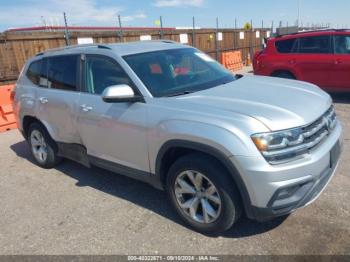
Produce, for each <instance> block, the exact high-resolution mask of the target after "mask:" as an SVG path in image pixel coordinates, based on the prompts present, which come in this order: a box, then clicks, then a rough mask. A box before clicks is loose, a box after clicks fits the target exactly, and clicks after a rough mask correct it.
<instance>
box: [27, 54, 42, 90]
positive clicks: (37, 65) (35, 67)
mask: <svg viewBox="0 0 350 262" xmlns="http://www.w3.org/2000/svg"><path fill="white" fill-rule="evenodd" d="M40 69H41V60H38V61H34V62H33V63H31V64H30V66H29V68H28V70H27V73H26V75H27V77H28V78H29V80H30V81H31V82H32V83H33V84H34V85H39V81H40Z"/></svg>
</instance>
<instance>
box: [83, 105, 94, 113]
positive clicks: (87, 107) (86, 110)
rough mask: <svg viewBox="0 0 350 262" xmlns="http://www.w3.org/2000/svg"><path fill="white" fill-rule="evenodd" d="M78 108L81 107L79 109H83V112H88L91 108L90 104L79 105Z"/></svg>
mask: <svg viewBox="0 0 350 262" xmlns="http://www.w3.org/2000/svg"><path fill="white" fill-rule="evenodd" d="M80 108H81V110H83V111H84V112H89V111H91V110H92V106H87V105H85V104H83V105H80Z"/></svg>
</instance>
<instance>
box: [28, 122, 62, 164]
mask: <svg viewBox="0 0 350 262" xmlns="http://www.w3.org/2000/svg"><path fill="white" fill-rule="evenodd" d="M28 143H29V145H30V149H31V152H32V155H33V157H34V159H35V161H36V163H37V164H38V165H39V166H41V167H43V168H52V167H54V166H56V165H57V164H58V163H59V162H60V161H61V158H60V157H58V156H57V146H56V144H55V142H54V141H53V140H52V138H51V137H50V135H49V134H48V132H47V131H46V129H45V128H44V127H43V126H42V125H41V124H39V123H33V124H31V125H30V127H29V132H28Z"/></svg>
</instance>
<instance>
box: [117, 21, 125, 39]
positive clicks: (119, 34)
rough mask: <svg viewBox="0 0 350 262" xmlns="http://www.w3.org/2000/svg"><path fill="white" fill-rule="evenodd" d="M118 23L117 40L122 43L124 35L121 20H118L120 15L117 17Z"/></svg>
mask: <svg viewBox="0 0 350 262" xmlns="http://www.w3.org/2000/svg"><path fill="white" fill-rule="evenodd" d="M118 23H119V33H118V36H119V39H120V42H124V36H123V35H124V34H123V27H122V20H121V18H120V15H118Z"/></svg>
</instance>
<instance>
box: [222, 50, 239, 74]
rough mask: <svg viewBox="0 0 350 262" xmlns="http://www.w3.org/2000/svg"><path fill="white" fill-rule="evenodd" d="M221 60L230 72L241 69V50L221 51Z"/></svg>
mask: <svg viewBox="0 0 350 262" xmlns="http://www.w3.org/2000/svg"><path fill="white" fill-rule="evenodd" d="M221 62H222V64H223V65H224V66H225V67H226V68H227V69H228V70H230V71H232V72H235V71H238V70H241V69H243V62H242V54H241V51H230V52H223V53H221Z"/></svg>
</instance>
